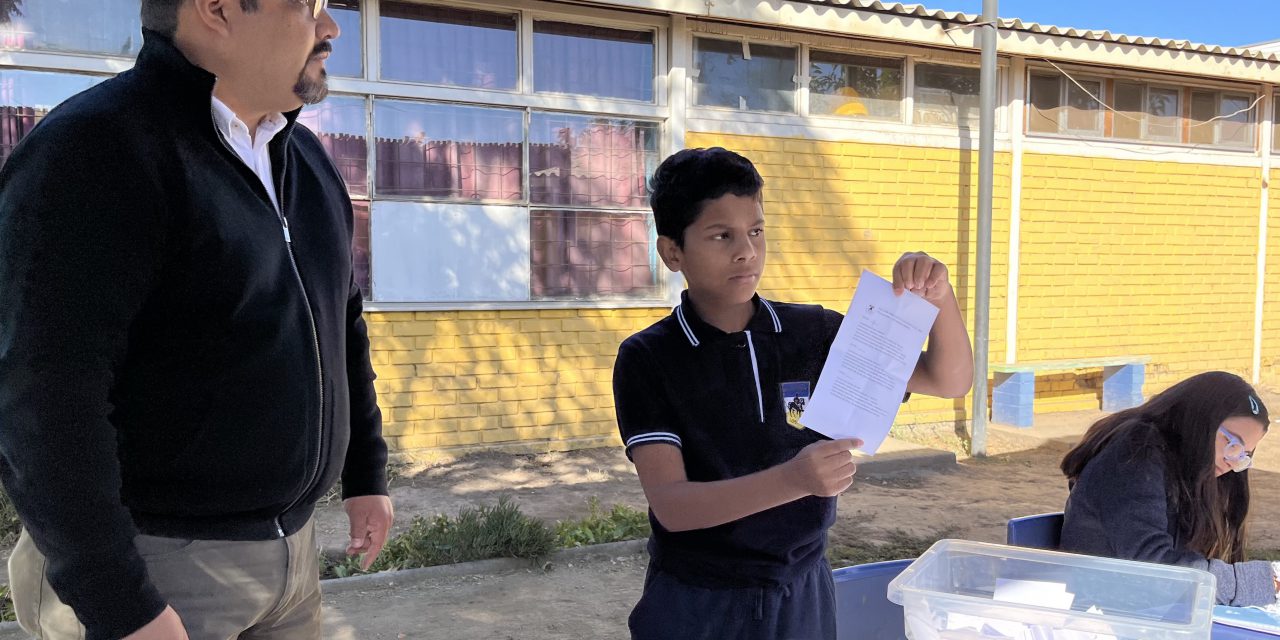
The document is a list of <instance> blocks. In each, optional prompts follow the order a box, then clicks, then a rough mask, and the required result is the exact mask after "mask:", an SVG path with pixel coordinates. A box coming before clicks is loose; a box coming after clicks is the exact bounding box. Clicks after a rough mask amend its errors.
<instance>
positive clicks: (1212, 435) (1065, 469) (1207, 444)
mask: <svg viewBox="0 0 1280 640" xmlns="http://www.w3.org/2000/svg"><path fill="white" fill-rule="evenodd" d="M1237 416H1244V417H1248V418H1253V419H1255V420H1257V421H1258V422H1259V423H1261V424H1262V428H1263V430H1264V431H1265V430H1266V429H1268V428H1269V427H1270V425H1271V419H1270V417H1269V416H1268V414H1267V407H1266V406H1265V405H1263V404H1262V400H1261V399H1259V398H1258V394H1257V392H1255V391H1254V390H1253V387H1251V386H1249V383H1247V382H1245V381H1244V380H1242V379H1241V378H1240V376H1237V375H1233V374H1230V373H1226V372H1222V371H1210V372H1208V373H1201V374H1199V375H1195V376H1192V377H1190V378H1187V379H1186V380H1183V381H1182V382H1179V383H1178V384H1175V385H1173V386H1172V387H1169V388H1168V389H1167V390H1165V391H1164V392H1163V393H1160V394H1158V395H1156V396H1155V397H1153V398H1151V399H1150V400H1148V401H1147V402H1146V403H1145V404H1143V405H1141V406H1138V407H1134V408H1132V409H1125V410H1124V411H1120V412H1118V413H1114V414H1112V415H1109V416H1107V417H1105V418H1103V419H1101V420H1099V421H1097V422H1095V423H1094V424H1093V426H1092V427H1089V431H1088V432H1086V433H1085V435H1084V439H1083V440H1082V441H1081V442H1080V444H1078V445H1076V446H1075V448H1074V449H1072V450H1071V451H1070V452H1068V453H1067V455H1066V456H1065V457H1064V458H1063V459H1062V473H1063V474H1065V475H1066V476H1067V479H1068V480H1069V481H1071V482H1072V483H1074V482H1075V481H1076V479H1078V478H1079V477H1080V474H1081V473H1083V472H1084V468H1085V466H1086V465H1088V464H1089V461H1090V460H1092V459H1093V458H1094V456H1096V455H1098V453H1100V452H1101V451H1102V450H1103V449H1104V448H1105V447H1106V446H1107V445H1108V444H1111V443H1112V442H1116V441H1125V440H1129V439H1133V440H1135V441H1139V442H1150V443H1154V444H1155V446H1157V447H1159V448H1160V452H1161V453H1162V454H1163V455H1164V458H1165V468H1166V472H1165V482H1166V485H1167V489H1166V490H1167V491H1168V495H1169V500H1170V506H1171V508H1172V509H1173V511H1174V512H1175V513H1176V514H1177V521H1178V527H1179V530H1180V532H1181V533H1182V537H1183V539H1184V540H1186V546H1187V548H1189V549H1191V550H1193V551H1197V552H1199V553H1201V554H1203V555H1204V556H1205V557H1208V558H1217V559H1219V560H1223V561H1225V562H1240V561H1243V560H1244V551H1245V527H1244V522H1245V517H1246V516H1247V515H1248V514H1249V477H1248V471H1242V472H1239V473H1226V474H1223V475H1222V476H1221V477H1215V471H1214V467H1215V463H1216V461H1215V459H1214V458H1215V457H1216V455H1217V454H1216V450H1217V449H1216V445H1215V443H1216V439H1217V437H1218V427H1220V426H1222V423H1223V421H1225V420H1226V419H1227V418H1233V417H1237ZM1153 436H1158V437H1153Z"/></svg>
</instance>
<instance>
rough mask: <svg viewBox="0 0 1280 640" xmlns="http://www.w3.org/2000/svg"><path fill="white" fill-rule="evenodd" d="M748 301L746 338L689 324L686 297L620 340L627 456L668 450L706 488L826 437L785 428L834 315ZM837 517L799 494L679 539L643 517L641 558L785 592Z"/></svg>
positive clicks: (616, 380)
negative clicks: (751, 307)
mask: <svg viewBox="0 0 1280 640" xmlns="http://www.w3.org/2000/svg"><path fill="white" fill-rule="evenodd" d="M754 304H755V313H754V315H753V316H752V317H751V320H750V322H749V323H748V324H747V328H746V330H744V331H740V332H736V333H725V332H724V331H721V330H720V329H717V328H715V327H713V326H711V325H710V324H707V323H706V322H704V321H703V320H702V319H701V318H699V317H698V315H697V313H696V312H695V311H694V309H693V305H691V304H689V299H688V293H687V292H686V293H685V294H684V295H683V296H682V303H681V304H680V305H679V306H677V307H676V308H675V309H674V310H673V311H672V313H671V315H669V316H667V317H666V318H664V319H662V320H660V321H658V322H657V323H655V324H654V325H652V326H650V327H649V328H647V329H645V330H643V331H641V332H639V333H637V334H635V335H633V336H631V337H630V338H627V340H626V341H624V342H623V343H622V346H621V348H619V350H618V360H617V363H616V365H615V366H614V374H613V394H614V402H615V405H616V407H617V415H618V428H619V430H620V431H621V433H622V440H623V442H625V443H626V447H627V456H628V457H630V456H631V452H632V449H634V448H635V447H638V446H642V445H645V444H651V443H665V444H670V445H674V446H676V447H679V448H680V451H681V454H682V456H683V458H684V466H685V471H686V473H687V474H688V477H689V480H691V481H695V482H710V481H715V480H726V479H730V478H737V477H740V476H744V475H748V474H751V473H755V472H757V471H762V470H764V469H767V468H769V467H773V466H777V465H779V464H782V463H783V462H786V461H787V460H790V459H791V458H794V457H795V455H796V454H797V453H799V451H800V450H801V449H803V448H804V447H805V446H807V445H809V444H812V443H813V442H816V441H818V440H825V439H827V438H826V436H823V435H821V434H819V433H816V432H814V431H812V430H809V429H805V428H802V427H798V426H793V424H798V423H796V422H795V420H796V418H797V416H798V414H799V413H801V412H803V407H804V403H805V401H807V400H808V398H809V395H810V394H811V393H812V390H813V389H815V388H817V383H818V374H820V373H821V372H822V365H823V362H824V361H825V360H826V357H827V353H828V351H829V350H830V349H831V343H832V341H833V340H834V339H835V335H836V331H837V330H838V329H839V328H840V321H841V320H842V319H843V316H842V315H841V314H840V313H837V312H835V311H831V310H828V309H824V308H822V307H820V306H816V305H796V304H786V303H782V302H770V301H768V300H765V299H764V298H760V297H759V296H756V297H755V299H754ZM789 419H790V420H789ZM835 508H836V500H835V498H819V497H815V496H808V497H805V498H801V499H799V500H796V501H794V502H790V503H787V504H784V505H781V506H778V507H774V508H772V509H768V510H766V511H762V512H760V513H756V514H753V515H750V516H747V517H745V518H742V519H740V520H735V521H733V522H729V523H726V524H723V525H720V526H717V527H711V528H709V529H701V530H696V531H683V532H671V531H667V530H666V529H664V528H663V527H662V524H661V523H659V522H658V520H657V519H656V518H654V516H653V511H652V510H650V512H649V520H650V522H651V523H652V525H653V537H652V538H651V539H650V543H649V551H650V555H651V557H652V562H653V563H654V564H655V565H656V566H657V567H658V568H659V569H660V570H661V571H664V572H667V573H670V574H672V575H674V576H676V577H677V578H679V579H681V580H682V581H685V582H688V583H691V584H696V585H701V586H708V587H741V586H768V585H780V584H788V583H790V582H791V580H792V579H793V578H794V577H796V576H798V575H801V574H803V573H804V572H805V571H807V570H809V569H811V568H812V567H813V564H814V563H815V562H817V561H819V560H820V559H821V558H822V556H823V553H824V551H825V548H826V531H827V528H828V527H830V526H831V524H832V523H833V522H834V521H835Z"/></svg>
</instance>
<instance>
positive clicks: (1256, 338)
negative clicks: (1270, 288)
mask: <svg viewBox="0 0 1280 640" xmlns="http://www.w3.org/2000/svg"><path fill="white" fill-rule="evenodd" d="M1264 90H1265V91H1266V93H1265V94H1263V95H1264V96H1265V97H1264V98H1263V100H1262V102H1260V103H1258V104H1259V108H1260V109H1261V112H1262V117H1260V118H1258V121H1259V123H1260V124H1261V126H1262V136H1261V138H1262V198H1261V201H1262V205H1261V207H1259V210H1258V276H1257V277H1258V288H1257V292H1256V294H1255V298H1254V312H1253V366H1252V368H1251V369H1252V372H1253V383H1254V384H1258V382H1259V381H1261V379H1262V319H1263V310H1264V307H1265V306H1266V286H1267V227H1268V225H1269V224H1270V220H1269V219H1268V216H1269V213H1270V211H1269V208H1270V206H1271V204H1270V199H1271V145H1272V136H1273V132H1274V129H1273V127H1272V115H1273V114H1274V113H1275V110H1274V107H1273V105H1272V103H1273V101H1274V100H1275V94H1274V93H1273V90H1274V87H1265V88H1264Z"/></svg>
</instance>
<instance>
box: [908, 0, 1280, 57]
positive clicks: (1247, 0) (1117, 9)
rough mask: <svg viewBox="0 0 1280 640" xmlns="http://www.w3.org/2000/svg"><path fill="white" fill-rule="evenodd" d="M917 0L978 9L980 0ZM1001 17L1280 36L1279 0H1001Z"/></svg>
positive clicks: (1121, 28) (1251, 38)
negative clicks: (1228, 0) (1226, 0)
mask: <svg viewBox="0 0 1280 640" xmlns="http://www.w3.org/2000/svg"><path fill="white" fill-rule="evenodd" d="M916 1H917V2H920V3H921V4H924V6H926V7H928V8H930V9H946V10H948V11H963V12H965V13H982V1H981V0H916ZM1000 17H1002V18H1021V19H1023V20H1026V21H1031V22H1040V23H1044V24H1052V25H1057V26H1060V27H1077V28H1081V29H1099V30H1101V29H1106V30H1109V31H1111V32H1113V33H1123V34H1127V35H1133V36H1156V37H1161V38H1175V39H1179V40H1191V41H1193V42H1201V43H1206V44H1220V45H1225V46H1240V45H1246V44H1254V43H1256V42H1262V41H1265V40H1280V0H1234V1H1233V2H1221V1H1218V2H1207V1H1203V0H1202V1H1200V2H1191V1H1189V0H1000Z"/></svg>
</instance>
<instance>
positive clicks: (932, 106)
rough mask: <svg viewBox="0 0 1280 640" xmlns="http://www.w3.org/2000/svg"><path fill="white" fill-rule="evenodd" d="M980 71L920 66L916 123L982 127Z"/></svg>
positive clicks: (935, 65)
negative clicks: (980, 118) (979, 90)
mask: <svg viewBox="0 0 1280 640" xmlns="http://www.w3.org/2000/svg"><path fill="white" fill-rule="evenodd" d="M979 82H980V79H979V76H978V69H976V68H969V67H952V66H945V65H940V64H918V65H916V86H915V100H914V103H915V122H916V123H917V124H945V125H958V126H961V127H974V128H976V127H977V126H978V116H979V112H980V110H979V108H978V86H979Z"/></svg>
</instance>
